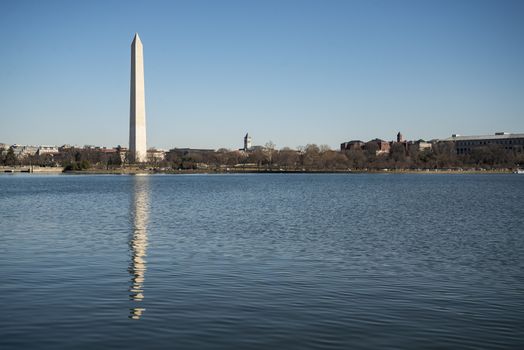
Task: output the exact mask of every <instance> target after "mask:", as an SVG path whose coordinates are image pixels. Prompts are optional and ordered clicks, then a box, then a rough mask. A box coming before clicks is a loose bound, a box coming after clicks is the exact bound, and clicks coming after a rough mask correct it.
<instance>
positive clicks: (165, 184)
mask: <svg viewBox="0 0 524 350" xmlns="http://www.w3.org/2000/svg"><path fill="white" fill-rule="evenodd" d="M0 240H1V244H0V275H1V281H0V301H1V305H2V309H1V312H0V348H2V349H9V348H54V349H55V348H67V349H72V348H82V347H83V348H137V349H138V348H140V349H142V348H155V347H158V348H165V347H174V348H239V349H250V348H295V349H306V348H318V349H329V348H335V349H349V348H402V349H420V348H461V349H468V348H470V349H477V348H493V349H496V348H501V349H503V348H504V349H506V348H514V349H517V348H520V349H521V348H522V346H523V344H524V176H519V175H297V174H295V175H222V176H221V175H187V176H183V175H179V176H167V175H166V176H162V175H159V176H67V175H60V176H36V175H1V176H0Z"/></svg>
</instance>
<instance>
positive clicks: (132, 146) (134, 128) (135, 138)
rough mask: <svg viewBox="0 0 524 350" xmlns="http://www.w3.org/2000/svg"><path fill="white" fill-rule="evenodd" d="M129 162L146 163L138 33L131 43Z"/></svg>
mask: <svg viewBox="0 0 524 350" xmlns="http://www.w3.org/2000/svg"><path fill="white" fill-rule="evenodd" d="M129 153H130V161H131V162H137V163H143V162H146V161H147V146H146V99H145V94H144V53H143V46H142V41H140V37H139V36H138V33H136V34H135V38H134V39H133V42H132V43H131V107H130V111H129Z"/></svg>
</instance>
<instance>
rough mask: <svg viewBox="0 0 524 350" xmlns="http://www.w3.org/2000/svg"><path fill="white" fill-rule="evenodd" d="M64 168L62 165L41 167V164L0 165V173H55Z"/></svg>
mask: <svg viewBox="0 0 524 350" xmlns="http://www.w3.org/2000/svg"><path fill="white" fill-rule="evenodd" d="M63 170H64V168H63V167H41V166H0V173H38V174H45V173H49V174H57V173H61V172H62V171H63Z"/></svg>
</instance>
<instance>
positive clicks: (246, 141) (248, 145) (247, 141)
mask: <svg viewBox="0 0 524 350" xmlns="http://www.w3.org/2000/svg"><path fill="white" fill-rule="evenodd" d="M250 149H251V136H249V134H246V136H244V151H248V150H250Z"/></svg>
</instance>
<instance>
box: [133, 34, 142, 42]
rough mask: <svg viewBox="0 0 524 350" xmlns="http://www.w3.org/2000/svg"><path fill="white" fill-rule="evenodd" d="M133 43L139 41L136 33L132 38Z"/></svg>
mask: <svg viewBox="0 0 524 350" xmlns="http://www.w3.org/2000/svg"><path fill="white" fill-rule="evenodd" d="M135 41H141V40H140V37H139V36H138V33H135V37H134V38H133V42H135Z"/></svg>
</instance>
